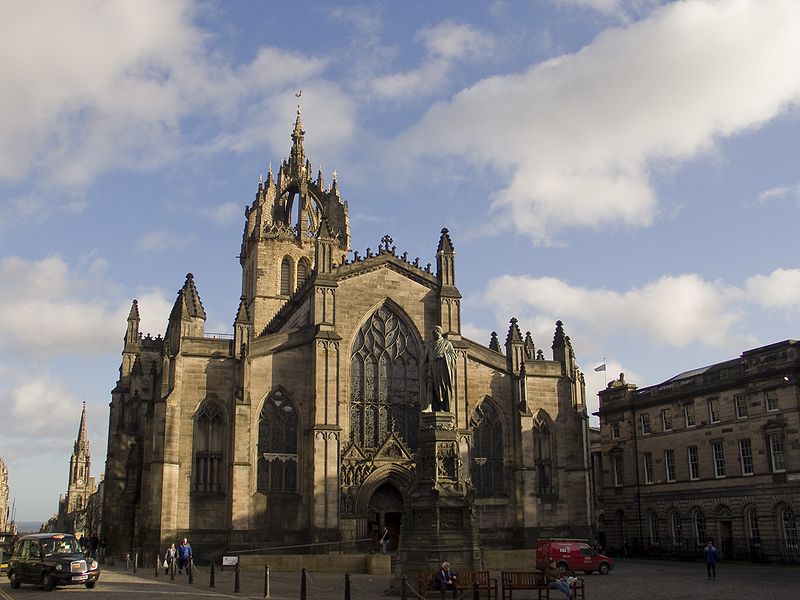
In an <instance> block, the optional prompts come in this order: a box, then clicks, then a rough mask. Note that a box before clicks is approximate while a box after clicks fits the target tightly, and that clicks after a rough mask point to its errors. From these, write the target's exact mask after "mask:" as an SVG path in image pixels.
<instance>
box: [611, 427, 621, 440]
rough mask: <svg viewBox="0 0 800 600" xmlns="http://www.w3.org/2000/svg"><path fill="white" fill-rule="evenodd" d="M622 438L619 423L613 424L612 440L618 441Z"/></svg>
mask: <svg viewBox="0 0 800 600" xmlns="http://www.w3.org/2000/svg"><path fill="white" fill-rule="evenodd" d="M619 437H620V435H619V423H612V424H611V439H612V440H618V439H619Z"/></svg>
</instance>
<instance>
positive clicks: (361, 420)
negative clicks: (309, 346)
mask: <svg viewBox="0 0 800 600" xmlns="http://www.w3.org/2000/svg"><path fill="white" fill-rule="evenodd" d="M422 352H423V348H422V344H421V342H420V339H419V333H418V332H417V329H416V327H414V324H413V321H411V320H410V319H409V318H408V316H407V315H406V314H405V311H403V310H402V309H401V308H400V307H399V306H398V305H397V304H396V303H394V302H392V301H391V300H389V299H386V300H384V301H382V302H379V303H377V304H376V305H375V307H373V309H372V310H371V311H369V312H367V313H366V315H365V317H364V318H363V319H362V320H361V322H360V323H359V324H358V326H357V328H356V329H355V330H354V333H353V337H352V341H351V345H350V352H349V360H348V367H349V368H348V380H349V382H350V386H349V387H350V389H349V399H350V401H349V405H348V408H349V414H348V423H349V429H350V441H351V442H353V443H354V444H355V445H356V446H358V447H359V448H362V449H364V450H377V449H378V448H379V447H380V445H381V444H382V443H383V441H384V440H385V439H386V437H387V436H388V435H389V434H390V433H396V434H398V435H399V436H400V437H401V438H402V439H403V441H404V442H405V444H406V445H407V446H408V447H409V448H410V449H412V450H413V449H415V448H416V432H417V428H418V423H419V410H420V408H419V405H420V396H421V393H422V390H423V386H422V381H423V377H422V362H423V355H422Z"/></svg>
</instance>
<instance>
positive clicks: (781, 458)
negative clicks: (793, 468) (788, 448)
mask: <svg viewBox="0 0 800 600" xmlns="http://www.w3.org/2000/svg"><path fill="white" fill-rule="evenodd" d="M767 442H768V444H769V459H770V466H771V467H772V472H773V473H782V472H784V471H786V452H785V450H784V444H783V434H781V433H771V434H769V435H768V436H767Z"/></svg>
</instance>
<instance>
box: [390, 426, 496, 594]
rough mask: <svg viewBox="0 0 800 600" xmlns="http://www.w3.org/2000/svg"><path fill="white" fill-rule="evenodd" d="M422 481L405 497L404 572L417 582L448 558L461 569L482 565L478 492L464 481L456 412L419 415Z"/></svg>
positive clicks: (454, 566)
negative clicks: (475, 501) (474, 504)
mask: <svg viewBox="0 0 800 600" xmlns="http://www.w3.org/2000/svg"><path fill="white" fill-rule="evenodd" d="M417 443H418V447H417V457H416V461H417V470H416V475H417V482H416V486H415V488H414V491H413V492H412V494H411V496H410V498H409V499H408V501H407V502H406V505H405V508H404V512H403V520H402V527H401V533H400V571H401V574H402V575H406V576H407V577H408V578H409V579H408V581H409V583H410V584H411V585H412V586H414V587H416V574H417V573H419V572H422V571H437V570H438V569H439V568H440V567H441V564H442V562H443V561H445V560H447V561H449V562H450V564H451V566H452V568H453V569H454V570H455V571H456V573H458V572H459V571H471V570H480V569H481V566H482V561H481V553H480V540H479V535H478V533H479V532H478V527H477V525H476V523H475V518H474V515H473V512H472V500H473V492H472V489H471V486H469V485H468V484H467V483H466V482H465V481H464V474H463V469H462V464H461V456H460V452H459V446H458V432H457V431H456V426H455V416H454V415H453V414H452V413H444V412H431V413H422V414H421V415H420V428H419V434H418V437H417Z"/></svg>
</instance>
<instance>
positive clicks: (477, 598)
mask: <svg viewBox="0 0 800 600" xmlns="http://www.w3.org/2000/svg"><path fill="white" fill-rule="evenodd" d="M472 600H481V592H480V590H479V589H478V582H477V581H473V582H472Z"/></svg>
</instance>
